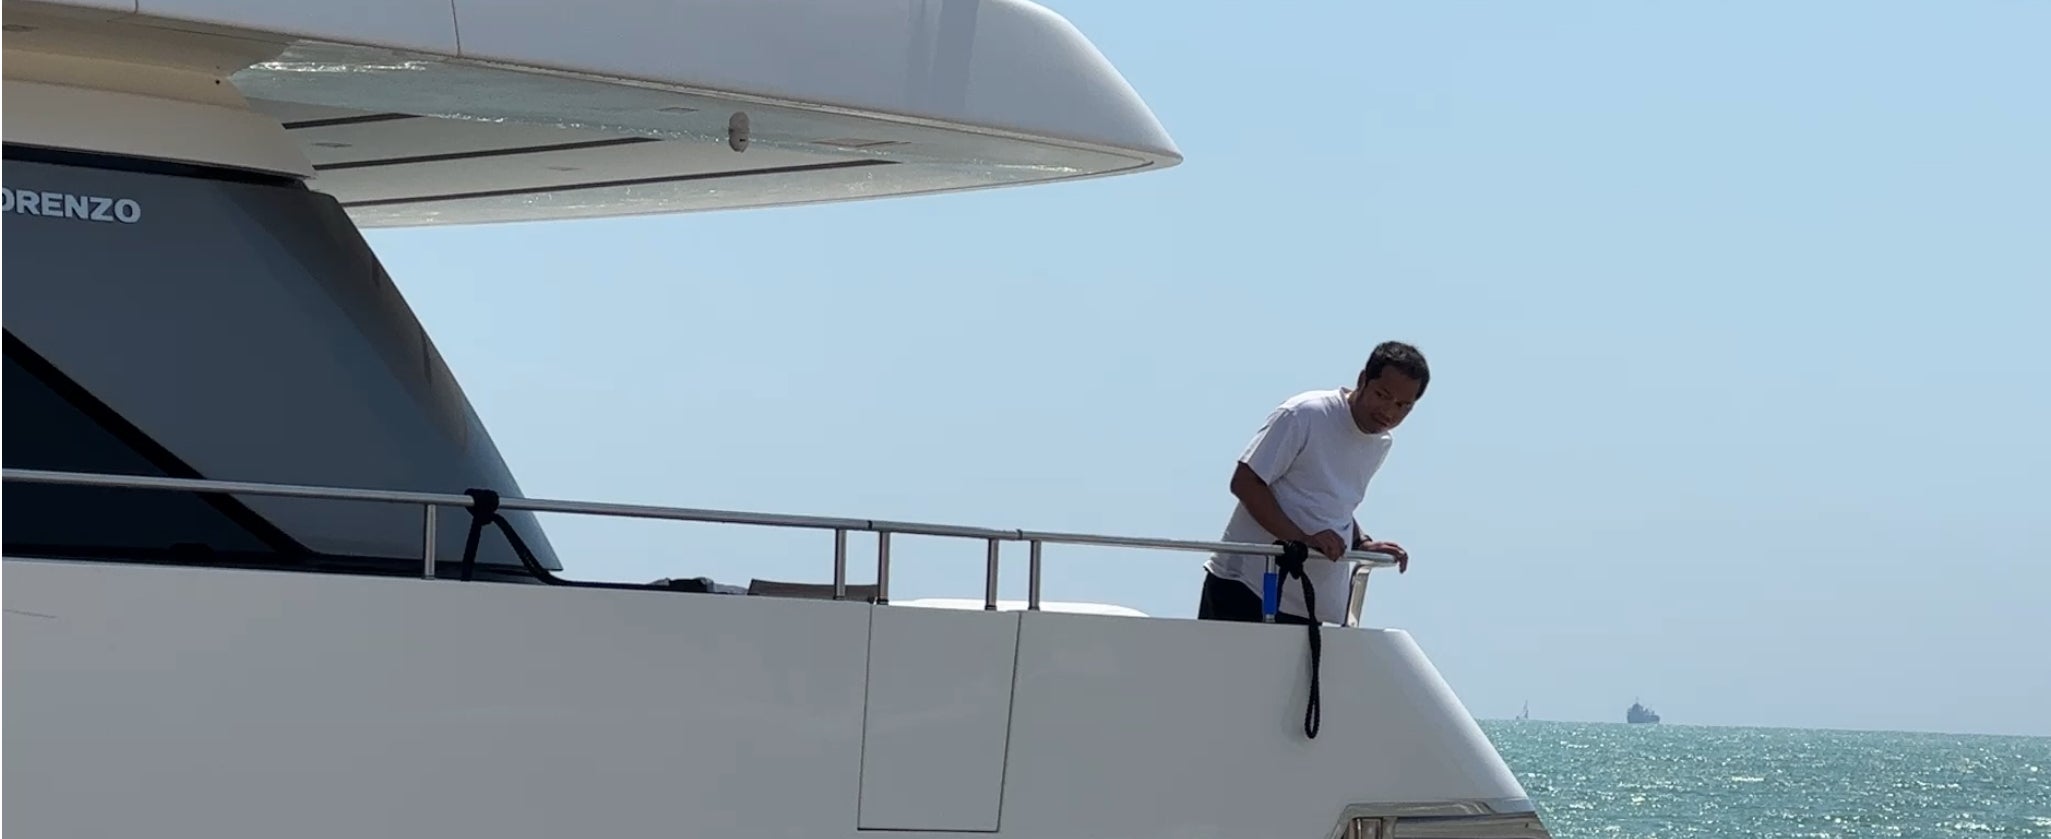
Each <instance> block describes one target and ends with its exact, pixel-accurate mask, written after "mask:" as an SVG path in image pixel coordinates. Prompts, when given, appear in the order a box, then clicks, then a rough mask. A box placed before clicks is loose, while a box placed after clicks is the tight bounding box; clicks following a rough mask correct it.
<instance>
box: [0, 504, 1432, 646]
mask: <svg viewBox="0 0 2051 839" xmlns="http://www.w3.org/2000/svg"><path fill="white" fill-rule="evenodd" d="M0 481H21V482H24V483H37V484H59V485H68V486H93V487H108V488H114V489H140V490H163V491H173V492H212V493H225V494H234V495H261V496H272V497H280V498H310V499H317V500H326V501H369V502H377V503H390V504H412V505H418V506H420V507H422V508H423V509H424V511H425V512H424V513H423V517H422V535H423V539H422V547H421V566H422V572H423V575H424V576H425V577H427V578H429V579H433V578H434V576H435V531H436V520H435V519H436V516H435V510H436V508H439V507H460V508H465V509H467V508H469V507H471V506H472V505H473V504H474V503H475V500H474V499H472V498H471V497H470V496H468V495H456V494H451V493H436V492H407V491H401V490H382V489H354V488H348V487H321V486H304V485H297V484H277V483H260V482H254V481H215V480H204V479H197V478H164V477H155V476H149V475H109V474H94V473H85V472H56V471H48V470H42V469H4V470H0ZM499 508H500V509H503V510H525V511H529V512H536V513H566V514H571V515H589V516H608V517H615V518H639V519H662V520H667V521H688V522H703V523H710V524H744V525H755V526H761V527H785V528H798V529H807V530H831V531H833V533H834V545H833V547H834V550H833V554H834V556H833V596H834V599H836V600H839V599H844V598H846V596H847V534H849V533H852V532H863V533H874V534H876V537H877V538H876V602H878V603H887V602H889V600H890V537H891V536H892V535H893V534H901V535H906V536H940V537H948V538H957V539H979V540H982V541H984V542H986V543H987V545H988V553H987V558H986V567H985V571H984V583H983V608H984V609H988V610H995V609H996V608H997V571H998V564H999V563H998V559H999V546H1000V545H1001V544H1002V543H1004V542H1025V543H1027V544H1028V545H1029V546H1030V555H1029V557H1028V559H1027V563H1028V572H1027V583H1026V585H1027V589H1026V591H1027V593H1026V608H1027V609H1028V610H1032V611H1038V610H1039V608H1040V567H1041V551H1042V546H1044V545H1089V546H1099V547H1120V548H1141V549H1148V550H1167V551H1192V552H1202V553H1218V552H1224V553H1240V554H1252V555H1257V556H1279V555H1281V553H1282V547H1281V546H1280V545H1259V544H1253V543H1241V542H1202V541H1190V540H1186V539H1151V538H1143V537H1134V536H1107V535H1100V534H1094V533H1057V532H1049V531H1038V530H996V529H991V528H985V527H964V526H960V525H950V524H927V523H922V522H906V521H888V520H883V519H850V518H835V517H829V516H800V515H789V514H784V513H755V512H744V511H739V510H707V509H694V508H689V507H658V506H652V505H646V504H613V503H606V502H598V501H562V500H555V499H547V498H501V499H499ZM1341 559H1342V561H1349V562H1352V563H1354V567H1355V576H1354V580H1355V593H1354V597H1353V605H1352V608H1349V610H1348V611H1349V613H1351V614H1349V615H1348V616H1347V622H1348V623H1349V624H1357V623H1358V622H1359V617H1360V616H1359V614H1358V609H1359V604H1360V603H1361V602H1362V599H1361V597H1360V596H1359V595H1360V592H1359V589H1360V588H1361V587H1362V586H1363V585H1364V583H1365V580H1364V571H1366V570H1368V569H1373V568H1393V567H1395V565H1396V561H1395V558H1394V557H1392V556H1390V555H1388V554H1383V553H1376V552H1370V551H1352V552H1350V553H1347V554H1346V555H1345V556H1344V557H1342V558H1341Z"/></svg>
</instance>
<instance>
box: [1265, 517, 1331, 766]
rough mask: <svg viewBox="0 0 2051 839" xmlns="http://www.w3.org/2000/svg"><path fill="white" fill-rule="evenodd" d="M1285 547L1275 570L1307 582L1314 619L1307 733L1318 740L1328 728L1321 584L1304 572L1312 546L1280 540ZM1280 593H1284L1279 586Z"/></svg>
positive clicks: (1306, 604)
mask: <svg viewBox="0 0 2051 839" xmlns="http://www.w3.org/2000/svg"><path fill="white" fill-rule="evenodd" d="M1275 544H1278V545H1281V546H1282V555H1281V556H1278V557H1276V558H1275V570H1276V571H1277V572H1280V574H1281V577H1282V580H1283V582H1284V583H1285V584H1286V583H1287V581H1288V579H1289V578H1290V577H1295V578H1296V579H1298V580H1301V581H1303V611H1304V615H1305V616H1307V617H1309V618H1310V624H1309V626H1310V703H1309V704H1308V705H1306V706H1305V707H1304V709H1303V736H1305V737H1308V738H1310V739H1312V740H1316V739H1317V733H1318V729H1320V728H1323V727H1324V722H1325V717H1324V703H1323V700H1322V698H1321V697H1320V695H1319V691H1318V671H1319V670H1321V669H1322V664H1323V659H1324V650H1325V639H1324V636H1322V635H1320V634H1318V620H1317V586H1315V585H1312V584H1311V582H1310V575H1309V574H1305V573H1303V562H1304V560H1306V559H1309V558H1310V546H1309V545H1306V544H1304V543H1302V542H1276V543H1275ZM1276 593H1277V596H1279V595H1280V591H1279V587H1278V589H1277V592H1276Z"/></svg>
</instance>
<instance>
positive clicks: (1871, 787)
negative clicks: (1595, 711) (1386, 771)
mask: <svg viewBox="0 0 2051 839" xmlns="http://www.w3.org/2000/svg"><path fill="white" fill-rule="evenodd" d="M1482 728H1483V730H1485V731H1487V732H1488V736H1489V739H1491V740H1493V741H1495V744H1496V748H1497V750H1498V751H1500V752H1501V753H1502V755H1503V759H1504V760H1505V761H1506V762H1508V763H1509V765H1510V769H1511V770H1512V771H1514V772H1516V773H1517V777H1518V779H1519V780H1520V781H1522V782H1523V783H1524V790H1525V792H1527V793H1529V794H1530V795H1531V798H1532V801H1533V802H1534V803H1536V805H1537V806H1538V810H1539V814H1540V815H1541V816H1542V817H1544V819H1545V823H1546V827H1547V828H1549V829H1550V830H1551V831H1552V835H1553V836H1554V837H1555V839H1654V837H1658V839H1671V838H1672V837H1716V839H1768V837H1775V838H1776V839H1778V838H1779V837H1787V839H1794V837H1802V838H1803V839H1864V837H1912V839H1938V837H1954V836H1959V837H1964V836H1971V837H2046V839H2051V738H2025V737H1975V736H1960V735H1949V734H1899V733H1882V732H1855V731H1803V730H1794V729H1746V728H1699V727H1693V726H1680V725H1664V724H1662V725H1623V724H1621V723H1619V724H1614V725H1606V724H1587V723H1557V722H1539V721H1525V722H1511V721H1489V722H1483V723H1482Z"/></svg>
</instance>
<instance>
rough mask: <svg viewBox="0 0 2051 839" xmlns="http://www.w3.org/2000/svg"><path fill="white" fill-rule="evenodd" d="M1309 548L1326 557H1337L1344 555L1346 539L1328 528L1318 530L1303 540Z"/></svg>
mask: <svg viewBox="0 0 2051 839" xmlns="http://www.w3.org/2000/svg"><path fill="white" fill-rule="evenodd" d="M1303 543H1304V544H1306V545H1309V546H1310V549H1311V550H1314V551H1317V552H1318V553H1321V554H1324V555H1325V558H1326V559H1338V558H1339V557H1342V556H1345V555H1346V540H1345V539H1344V538H1341V537H1340V536H1339V534H1337V533H1334V532H1332V531H1330V530H1320V531H1318V532H1317V533H1316V534H1315V535H1313V536H1311V537H1310V538H1308V539H1305V540H1303Z"/></svg>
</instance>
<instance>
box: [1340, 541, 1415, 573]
mask: <svg viewBox="0 0 2051 839" xmlns="http://www.w3.org/2000/svg"><path fill="white" fill-rule="evenodd" d="M1354 550H1359V551H1370V552H1373V553H1378V554H1388V555H1390V556H1393V557H1395V558H1396V573H1398V574H1401V573H1404V572H1406V571H1409V570H1410V554H1409V553H1408V552H1406V551H1404V550H1403V546H1402V545H1398V544H1396V543H1394V542H1362V543H1361V544H1360V547H1358V548H1354Z"/></svg>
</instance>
